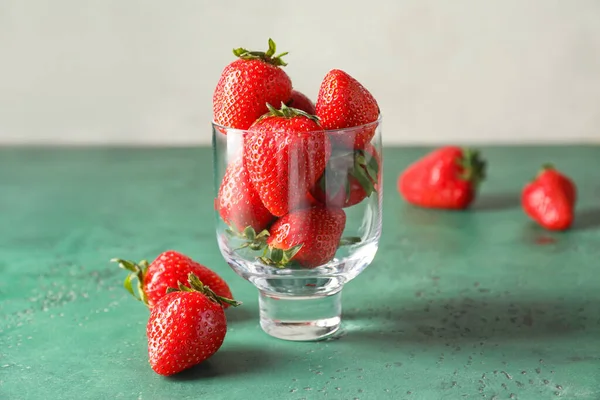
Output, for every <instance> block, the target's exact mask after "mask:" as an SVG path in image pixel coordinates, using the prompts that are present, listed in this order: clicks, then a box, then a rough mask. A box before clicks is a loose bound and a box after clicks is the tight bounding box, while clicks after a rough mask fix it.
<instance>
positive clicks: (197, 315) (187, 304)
mask: <svg viewBox="0 0 600 400" xmlns="http://www.w3.org/2000/svg"><path fill="white" fill-rule="evenodd" d="M225 302H227V303H229V304H231V305H238V304H239V303H237V302H233V301H231V300H229V299H223V298H221V297H219V296H216V295H215V294H214V292H212V291H211V290H210V289H208V288H206V287H205V286H204V285H203V284H202V282H200V281H199V280H198V278H197V277H196V276H195V275H193V274H190V276H189V280H188V282H187V286H183V285H181V286H180V287H179V290H175V291H172V292H170V293H168V294H166V295H164V296H163V297H162V298H161V300H160V301H159V302H158V303H156V305H155V307H154V308H153V309H152V311H151V312H150V318H149V319H148V325H147V326H146V335H147V336H148V359H149V361H150V366H151V367H152V369H153V370H154V372H156V373H157V374H160V375H165V376H168V375H173V374H176V373H178V372H181V371H183V370H185V369H187V368H190V367H192V366H194V365H196V364H199V363H201V362H202V361H204V360H206V359H208V358H209V357H210V356H212V355H213V354H214V353H216V351H217V350H219V348H220V347H221V345H222V344H223V340H224V339H225V334H226V332H227V320H226V318H225V313H224V312H223V306H222V305H221V303H225Z"/></svg>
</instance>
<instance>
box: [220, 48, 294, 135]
mask: <svg viewBox="0 0 600 400" xmlns="http://www.w3.org/2000/svg"><path fill="white" fill-rule="evenodd" d="M233 54H235V56H236V57H239V59H238V60H236V61H233V62H232V63H231V64H229V65H227V66H226V67H225V69H224V70H223V72H222V73H221V78H220V79H219V82H218V83H217V87H216V88H215V91H214V94H213V118H214V122H215V123H216V124H218V125H221V126H225V127H230V128H236V129H243V130H245V129H248V128H249V127H250V125H252V123H253V122H254V121H256V119H257V118H259V117H260V116H261V115H263V114H264V113H266V112H267V111H268V110H267V106H266V103H270V104H279V103H281V102H287V101H289V100H290V97H291V94H292V81H291V80H290V78H289V76H288V75H287V74H286V73H285V71H284V70H283V69H281V68H280V67H281V66H285V65H287V64H286V63H285V62H283V60H282V59H281V57H282V56H284V55H286V54H287V53H282V54H279V55H277V56H275V43H274V42H273V41H272V40H271V39H269V50H268V51H267V52H259V51H248V50H246V49H243V48H239V49H235V50H233ZM223 132H224V131H223Z"/></svg>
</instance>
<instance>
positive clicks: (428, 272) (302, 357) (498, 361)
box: [0, 146, 600, 400]
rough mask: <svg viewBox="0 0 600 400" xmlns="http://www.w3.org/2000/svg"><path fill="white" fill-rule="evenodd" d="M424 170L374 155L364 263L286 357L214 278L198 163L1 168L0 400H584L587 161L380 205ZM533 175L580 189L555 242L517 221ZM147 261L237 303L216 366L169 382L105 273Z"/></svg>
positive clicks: (591, 366) (595, 194)
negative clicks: (400, 178) (375, 207)
mask: <svg viewBox="0 0 600 400" xmlns="http://www.w3.org/2000/svg"><path fill="white" fill-rule="evenodd" d="M427 150H428V149H424V148H406V149H404V148H388V149H386V152H385V198H384V231H383V237H382V241H381V244H380V249H379V253H378V254H377V257H376V258H375V261H374V262H373V264H372V265H371V266H370V267H369V268H367V270H366V271H365V272H364V273H363V274H361V275H359V276H358V278H356V279H355V280H354V281H352V282H351V283H349V284H348V285H347V286H346V288H345V289H344V298H343V306H344V311H343V318H344V323H343V329H342V331H341V333H340V334H339V335H338V336H336V337H335V338H334V339H330V340H326V341H322V342H312V343H302V342H300V343H298V342H285V341H281V340H277V339H274V338H271V337H269V336H267V335H266V334H264V333H263V332H262V331H261V329H260V327H259V325H258V319H257V318H258V310H257V292H256V289H255V288H254V287H253V286H252V285H251V284H250V283H248V282H246V281H244V280H243V279H242V278H240V277H238V276H237V275H235V274H234V273H233V271H232V270H230V269H229V267H228V266H227V265H226V264H225V262H224V261H223V259H222V258H221V255H220V253H219V251H218V248H217V244H216V237H215V234H214V229H213V225H214V217H213V214H212V212H213V211H212V210H213V206H212V198H213V193H212V167H211V165H212V160H211V157H212V153H211V150H210V149H208V148H189V149H11V148H4V149H0V300H1V301H0V399H3V400H7V399H117V398H123V399H144V400H148V399H188V398H189V399H197V398H207V399H208V398H210V399H242V398H247V399H254V398H256V399H302V398H306V399H320V398H330V399H355V398H357V399H386V398H390V399H461V398H487V399H551V398H556V397H562V398H567V399H600V281H599V276H600V168H599V167H600V147H593V146H588V147H584V146H579V147H577V146H573V147H515V148H510V147H489V148H483V149H482V150H483V154H484V155H485V157H486V158H487V159H488V162H489V170H488V179H487V181H486V182H485V183H484V184H483V186H482V192H481V195H480V197H479V198H478V200H477V202H476V203H475V204H474V207H473V208H472V209H471V210H470V211H467V212H441V211H428V210H422V209H417V208H413V207H411V206H408V205H407V204H405V203H404V202H403V201H402V200H401V199H400V198H399V196H398V194H397V191H396V185H395V183H396V177H397V175H398V172H399V171H401V170H402V169H403V168H404V167H405V166H407V165H408V164H409V163H410V162H412V161H413V160H415V159H416V158H418V157H419V156H420V155H422V154H424V153H425V152H426V151H427ZM546 161H553V162H554V163H555V164H556V165H557V166H558V167H559V168H560V169H562V170H563V171H564V172H565V173H567V174H568V175H570V176H571V177H572V178H573V179H574V180H575V181H576V183H577V184H578V186H579V194H580V197H579V203H578V205H577V210H578V212H577V221H576V223H575V226H574V228H573V229H572V230H571V231H569V232H566V233H548V232H544V231H542V230H541V229H540V228H538V227H536V226H535V225H534V224H533V223H531V222H529V221H528V220H527V219H526V217H525V216H524V214H523V213H522V211H521V209H520V207H519V203H518V196H519V192H520V189H521V187H522V185H523V184H524V183H525V181H527V180H529V179H530V177H532V176H533V175H534V174H535V172H536V171H537V169H538V167H539V166H540V165H541V164H542V163H544V162H546ZM166 249H176V250H180V251H182V252H184V253H187V254H189V255H190V256H192V257H193V258H195V259H197V260H198V261H200V262H202V263H204V264H206V265H208V266H210V267H212V268H214V269H215V270H217V271H218V272H219V273H220V274H222V275H223V276H224V278H225V279H226V280H227V281H228V282H229V283H230V286H231V288H232V290H233V292H234V295H235V296H236V298H237V299H239V300H241V301H243V302H244V305H243V306H242V307H240V308H239V309H233V310H228V311H227V316H228V320H229V330H228V333H227V337H226V338H225V343H224V344H223V347H222V348H221V350H220V351H219V352H218V353H217V354H216V355H214V357H213V358H211V359H210V360H209V361H207V362H205V363H204V364H202V365H200V366H198V367H195V368H193V369H191V370H189V371H186V372H184V373H181V374H180V375H178V376H175V377H171V378H164V377H161V376H158V375H156V374H155V373H154V372H152V370H151V369H150V367H149V365H148V361H147V349H146V339H145V324H146V320H147V316H148V311H147V310H146V309H145V308H144V307H143V306H142V305H141V304H140V303H138V302H135V301H134V300H133V299H130V298H129V294H127V293H126V292H125V291H124V290H123V289H122V287H121V281H122V278H123V275H124V272H123V271H122V270H119V269H118V268H117V267H116V265H114V264H110V263H109V262H108V260H109V259H110V258H112V257H116V256H119V257H126V258H131V259H141V258H153V257H155V256H156V255H157V254H158V253H160V252H161V251H163V250H166Z"/></svg>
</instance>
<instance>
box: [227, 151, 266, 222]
mask: <svg viewBox="0 0 600 400" xmlns="http://www.w3.org/2000/svg"><path fill="white" fill-rule="evenodd" d="M217 209H218V211H219V215H221V218H223V221H225V222H226V223H227V224H229V225H230V226H231V227H232V228H234V229H236V230H237V231H238V232H242V231H243V230H244V229H246V228H247V227H248V226H250V227H252V229H254V230H255V231H256V232H260V231H262V230H263V229H265V228H266V227H267V225H269V223H270V222H271V221H272V220H273V215H272V214H271V213H270V212H269V210H267V209H266V208H265V206H263V204H262V201H261V200H260V197H259V196H258V193H257V192H256V190H254V187H253V186H252V183H250V177H249V176H248V172H247V171H246V168H245V167H244V162H243V159H242V158H239V159H237V160H235V161H234V162H232V163H230V164H229V165H228V166H227V170H226V171H225V176H224V177H223V181H222V182H221V187H220V188H219V195H218V197H217Z"/></svg>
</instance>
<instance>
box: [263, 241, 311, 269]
mask: <svg viewBox="0 0 600 400" xmlns="http://www.w3.org/2000/svg"><path fill="white" fill-rule="evenodd" d="M302 246H303V244H302V243H300V244H298V245H296V246H294V247H291V248H289V249H287V250H283V249H279V248H277V247H268V248H266V249H265V251H264V253H263V255H262V256H261V257H258V259H259V260H260V261H262V263H263V264H266V265H270V266H272V267H276V268H285V267H286V266H287V265H288V264H289V263H290V262H291V261H292V260H293V258H294V257H295V256H296V254H298V252H299V251H300V249H302Z"/></svg>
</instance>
